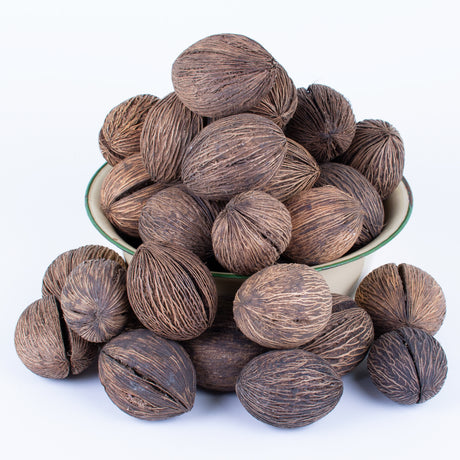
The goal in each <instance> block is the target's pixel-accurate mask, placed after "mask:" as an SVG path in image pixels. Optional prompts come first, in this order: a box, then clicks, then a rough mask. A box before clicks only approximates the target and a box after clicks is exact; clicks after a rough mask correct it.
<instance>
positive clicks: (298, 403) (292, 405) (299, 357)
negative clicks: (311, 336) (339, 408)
mask: <svg viewBox="0 0 460 460" xmlns="http://www.w3.org/2000/svg"><path fill="white" fill-rule="evenodd" d="M342 391H343V384H342V380H341V379H340V377H339V376H338V375H337V373H336V372H335V371H334V370H333V369H332V367H331V366H330V365H329V364H328V363H327V362H326V361H325V360H324V359H322V358H320V357H319V356H316V355H314V354H313V353H309V352H307V351H305V350H283V351H270V352H267V353H264V354H262V355H259V356H257V357H256V358H254V359H253V360H252V361H250V362H249V364H247V365H246V366H245V368H244V369H243V371H242V372H241V374H240V376H239V378H238V382H237V384H236V394H237V396H238V398H239V400H240V401H241V404H243V406H244V407H245V409H246V410H247V411H248V412H249V413H250V414H251V415H252V416H253V417H255V418H256V419H258V420H260V421H261V422H264V423H268V424H270V425H273V426H276V427H280V428H295V427H300V426H305V425H310V424H311V423H313V422H316V421H317V420H319V419H320V418H322V417H324V416H325V415H327V414H328V413H329V412H330V411H331V410H332V409H334V407H335V406H336V405H337V403H338V402H339V400H340V397H341V396H342Z"/></svg>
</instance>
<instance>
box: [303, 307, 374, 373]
mask: <svg viewBox="0 0 460 460" xmlns="http://www.w3.org/2000/svg"><path fill="white" fill-rule="evenodd" d="M373 340H374V327H373V325H372V319H371V317H370V316H369V314H368V313H367V312H366V310H364V309H362V308H359V307H355V308H347V309H345V310H342V311H338V312H335V313H334V312H333V313H332V314H331V317H330V319H329V322H328V323H327V325H326V327H325V328H324V329H323V330H322V331H321V332H320V333H319V335H318V336H316V337H315V338H314V339H313V340H312V341H311V342H308V343H306V344H305V345H302V347H301V348H302V349H303V350H306V351H309V352H311V353H314V354H315V355H318V356H321V358H324V359H325V360H326V361H327V362H328V363H329V364H330V365H331V366H332V367H333V369H334V370H335V371H336V372H337V374H338V375H340V376H342V375H345V374H347V373H348V372H350V371H351V370H353V369H354V368H355V367H356V366H357V365H358V364H359V363H360V362H361V361H362V360H363V359H364V357H365V356H366V353H367V350H368V349H369V347H370V346H371V345H372V342H373Z"/></svg>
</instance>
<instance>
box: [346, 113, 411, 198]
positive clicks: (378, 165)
mask: <svg viewBox="0 0 460 460" xmlns="http://www.w3.org/2000/svg"><path fill="white" fill-rule="evenodd" d="M340 161H341V162H342V163H346V164H348V165H350V166H352V167H353V168H355V169H357V170H358V171H359V172H360V173H361V174H363V175H364V176H365V177H366V178H367V179H368V181H369V182H370V183H371V184H372V185H373V186H374V187H375V188H376V190H377V192H378V193H379V194H380V196H381V197H382V200H385V199H386V198H388V197H389V196H390V195H391V194H392V193H393V191H394V190H395V188H396V187H397V186H398V184H399V183H400V182H401V179H402V176H403V170H404V144H403V141H402V138H401V135H400V134H399V132H398V131H397V130H396V128H395V127H394V126H392V125H391V124H390V123H388V122H386V121H382V120H364V121H360V122H359V123H358V124H357V125H356V134H355V136H354V138H353V142H352V143H351V145H350V148H349V149H348V150H347V151H346V153H345V154H344V155H343V157H340Z"/></svg>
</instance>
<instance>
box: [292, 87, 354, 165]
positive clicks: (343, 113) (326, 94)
mask: <svg viewBox="0 0 460 460" xmlns="http://www.w3.org/2000/svg"><path fill="white" fill-rule="evenodd" d="M297 96H298V104H297V110H296V112H295V114H294V116H293V117H292V119H291V121H290V122H289V123H288V125H287V127H286V135H287V136H288V137H291V138H292V139H294V140H295V141H297V142H298V143H299V144H301V145H303V146H304V147H305V148H306V149H307V150H308V151H309V152H310V153H311V154H312V155H313V156H314V157H315V159H316V161H318V163H324V162H325V161H331V160H332V159H334V158H336V157H338V156H339V155H341V154H342V153H344V152H345V151H346V150H347V149H348V147H350V144H351V141H352V140H353V136H354V135H355V130H356V121H355V116H354V115H353V111H352V109H351V105H350V103H349V102H348V101H347V100H346V99H345V98H344V97H343V96H342V95H341V94H340V93H339V92H337V91H335V90H334V89H332V88H329V87H328V86H325V85H310V86H309V87H308V88H307V89H305V88H298V89H297Z"/></svg>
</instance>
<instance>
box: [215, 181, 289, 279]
mask: <svg viewBox="0 0 460 460" xmlns="http://www.w3.org/2000/svg"><path fill="white" fill-rule="evenodd" d="M290 238H291V216H290V214H289V211H288V210H287V209H286V207H285V206H284V205H283V204H282V203H281V201H278V200H277V199H276V198H274V197H272V196H270V195H268V194H267V193H264V192H259V191H255V190H251V191H249V192H244V193H240V194H239V195H236V196H235V197H233V198H232V199H231V200H230V201H229V202H228V203H227V206H226V207H225V208H224V210H223V211H222V212H221V213H220V214H219V215H218V216H217V218H216V220H215V221H214V225H213V227H212V246H213V249H214V255H215V256H216V259H217V260H218V261H219V263H220V264H221V265H222V266H223V267H224V268H225V269H227V270H228V271H230V272H233V273H239V274H241V275H250V274H252V273H255V272H257V271H259V270H261V269H262V268H264V267H267V266H268V265H271V264H273V263H274V262H276V260H278V258H279V256H280V255H281V254H282V253H283V252H284V250H285V249H286V247H287V245H288V243H289V240H290Z"/></svg>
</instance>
